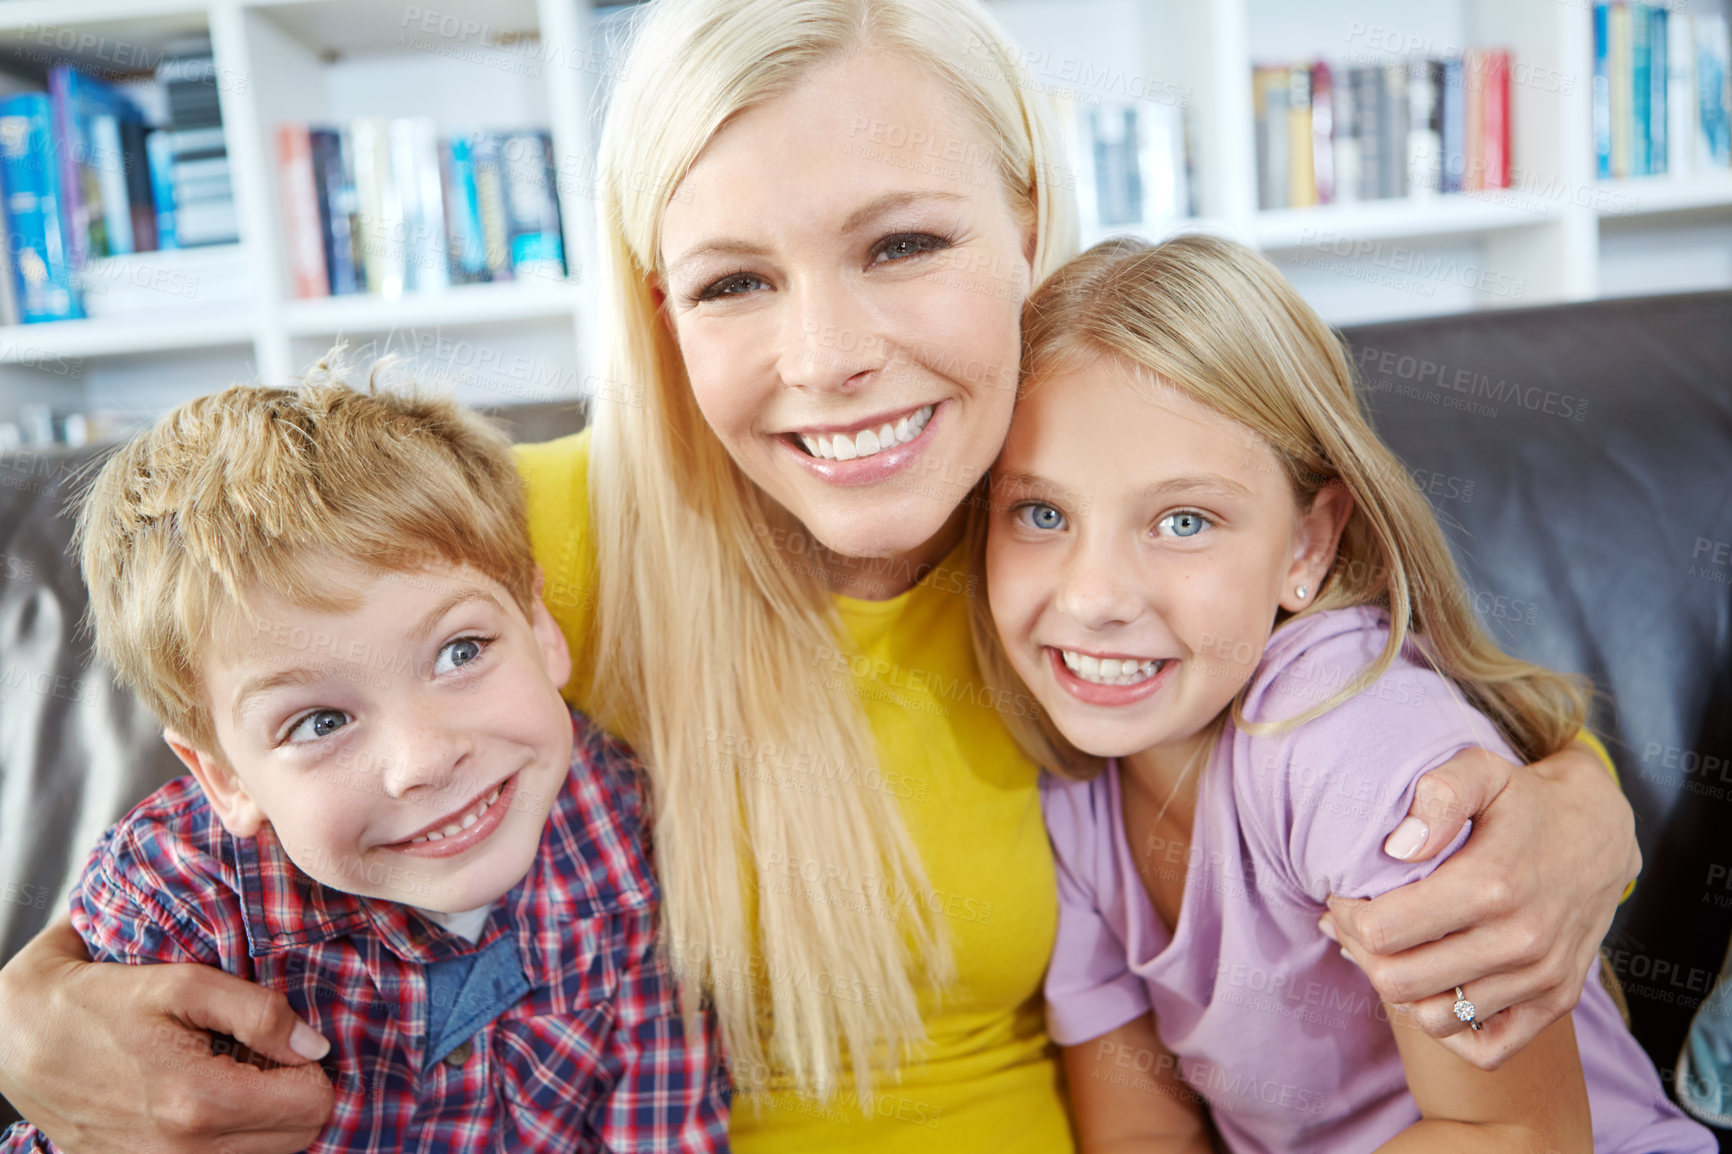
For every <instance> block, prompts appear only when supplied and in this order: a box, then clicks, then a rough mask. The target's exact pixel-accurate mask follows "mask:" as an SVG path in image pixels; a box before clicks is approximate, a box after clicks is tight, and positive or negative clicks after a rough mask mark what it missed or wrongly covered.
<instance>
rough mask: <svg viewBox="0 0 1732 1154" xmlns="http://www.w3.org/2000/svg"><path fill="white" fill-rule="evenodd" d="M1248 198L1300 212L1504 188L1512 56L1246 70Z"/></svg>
mask: <svg viewBox="0 0 1732 1154" xmlns="http://www.w3.org/2000/svg"><path fill="white" fill-rule="evenodd" d="M1251 83H1252V95H1253V100H1254V102H1255V103H1254V107H1255V110H1256V117H1257V125H1256V130H1257V172H1258V183H1257V201H1258V205H1259V207H1261V208H1265V209H1273V208H1300V207H1304V206H1308V205H1315V204H1340V203H1345V202H1348V201H1356V200H1383V199H1387V198H1390V197H1404V196H1425V195H1429V194H1433V193H1443V192H1474V191H1478V190H1482V189H1493V188H1508V187H1509V185H1510V99H1509V85H1510V56H1509V53H1507V52H1497V51H1481V50H1477V49H1474V50H1469V51H1467V52H1465V53H1463V54H1462V55H1460V56H1455V57H1449V58H1447V59H1431V60H1428V59H1421V58H1414V59H1411V60H1399V61H1395V62H1392V63H1389V64H1380V65H1364V66H1357V67H1340V66H1336V67H1331V66H1330V65H1329V64H1326V63H1324V62H1323V61H1317V62H1315V63H1311V64H1302V65H1298V66H1291V65H1264V66H1259V67H1256V68H1254V69H1252V80H1251Z"/></svg>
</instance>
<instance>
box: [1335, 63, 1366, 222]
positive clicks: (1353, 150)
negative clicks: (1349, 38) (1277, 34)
mask: <svg viewBox="0 0 1732 1154" xmlns="http://www.w3.org/2000/svg"><path fill="white" fill-rule="evenodd" d="M1330 81H1331V88H1332V89H1333V97H1334V99H1333V104H1334V108H1333V110H1332V116H1331V121H1332V125H1331V126H1332V128H1333V130H1334V133H1335V147H1334V150H1333V151H1334V154H1335V182H1334V188H1333V189H1332V192H1333V199H1334V201H1335V203H1336V204H1348V203H1351V202H1353V201H1356V200H1358V199H1359V182H1360V171H1359V163H1360V157H1359V122H1358V120H1357V119H1356V118H1355V116H1356V114H1355V112H1354V97H1353V83H1352V73H1351V72H1350V71H1342V72H1338V73H1331V75H1330Z"/></svg>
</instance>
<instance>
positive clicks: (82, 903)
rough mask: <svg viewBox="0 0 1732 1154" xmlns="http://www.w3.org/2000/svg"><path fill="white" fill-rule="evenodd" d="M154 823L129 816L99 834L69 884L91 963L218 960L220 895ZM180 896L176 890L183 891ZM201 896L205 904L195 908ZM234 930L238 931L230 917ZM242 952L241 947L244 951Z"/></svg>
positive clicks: (213, 962)
mask: <svg viewBox="0 0 1732 1154" xmlns="http://www.w3.org/2000/svg"><path fill="white" fill-rule="evenodd" d="M181 848H182V847H178V846H176V845H175V844H174V843H173V839H172V838H171V837H169V836H167V835H166V834H164V833H163V831H161V830H160V829H158V828H153V827H151V826H149V825H145V824H142V823H135V821H134V820H133V819H132V818H128V819H127V820H126V821H122V822H121V823H120V824H119V825H116V826H112V827H111V828H110V829H109V830H108V832H107V833H105V834H103V836H102V840H101V841H99V842H98V843H97V846H96V848H95V850H93V851H92V852H91V855H90V857H89V859H88V860H87V861H86V862H85V866H84V872H83V874H81V875H80V877H79V879H78V884H77V885H76V886H75V887H74V888H73V890H72V903H71V904H72V909H71V914H72V927H73V929H75V930H77V931H78V936H79V937H81V938H83V939H84V943H85V945H86V946H87V947H88V948H89V950H90V957H91V960H92V961H97V962H130V963H134V964H140V963H152V962H201V963H203V964H205V965H209V966H221V965H222V955H221V951H220V949H219V948H218V944H217V942H218V938H219V937H220V935H221V933H222V931H221V929H220V928H219V923H220V922H221V921H225V920H228V919H222V918H214V920H213V916H214V915H215V914H216V913H217V911H218V909H219V908H220V907H221V906H223V905H225V904H226V903H225V901H224V896H225V895H219V894H218V893H217V892H216V891H210V892H208V893H207V894H206V895H205V896H202V897H201V896H194V895H195V894H197V892H198V889H199V888H200V887H199V886H198V884H197V882H198V879H197V878H196V877H189V876H188V873H189V867H190V869H191V870H193V871H197V872H203V871H202V869H200V868H199V867H200V866H203V865H205V864H207V863H204V862H199V863H198V864H197V865H194V864H193V863H192V862H191V861H189V858H188V855H186V854H184V853H181V852H177V851H179V850H180V849H181ZM183 894H184V895H185V896H181V895H183ZM201 902H204V903H206V904H208V905H209V906H210V909H208V910H206V911H200V910H199V909H198V906H199V905H200V903H201ZM232 932H233V933H234V934H235V935H237V936H239V935H240V934H241V933H242V931H241V929H240V927H239V924H238V919H235V924H234V926H233V929H232ZM243 952H244V951H243Z"/></svg>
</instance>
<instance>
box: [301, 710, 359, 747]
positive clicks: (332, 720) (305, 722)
mask: <svg viewBox="0 0 1732 1154" xmlns="http://www.w3.org/2000/svg"><path fill="white" fill-rule="evenodd" d="M347 724H349V715H348V714H346V713H344V712H343V711H342V710H340V709H315V710H314V711H313V712H311V713H309V714H307V715H306V716H305V717H303V718H301V720H300V721H298V722H296V723H295V727H294V728H293V729H291V730H289V740H290V741H316V740H318V739H319V738H321V737H327V736H329V735H330V734H333V733H335V732H336V731H337V730H339V729H341V728H343V726H345V725H347Z"/></svg>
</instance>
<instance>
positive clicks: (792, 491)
mask: <svg viewBox="0 0 1732 1154" xmlns="http://www.w3.org/2000/svg"><path fill="white" fill-rule="evenodd" d="M1032 235H1033V234H1032V228H1031V227H1030V226H1029V225H1027V224H1026V223H1025V222H1023V221H1021V220H1019V218H1018V216H1017V214H1016V213H1015V212H1013V210H1012V208H1011V204H1010V201H1009V199H1008V197H1007V194H1006V191H1005V187H1004V181H1003V179H1002V177H1001V176H1000V174H999V171H998V167H997V164H996V160H995V153H994V151H993V149H991V148H990V147H989V146H988V144H987V142H986V139H985V137H984V135H983V133H982V132H981V131H980V129H979V127H978V126H977V125H976V124H975V123H974V121H973V119H972V118H971V117H970V116H968V115H967V114H966V113H965V112H964V111H963V110H962V109H961V108H960V107H958V106H957V103H956V101H955V100H954V98H953V97H952V96H951V95H950V94H949V92H948V90H947V89H946V88H945V87H944V86H943V85H942V84H941V83H940V82H939V81H937V80H935V79H933V78H932V77H930V76H928V75H926V74H925V73H924V72H923V71H921V69H920V68H919V67H918V66H916V65H914V64H911V63H909V62H907V61H905V60H902V59H900V58H899V57H897V56H895V55H891V54H886V53H883V52H878V51H862V52H859V53H856V54H854V55H851V56H848V57H846V58H843V59H839V60H836V61H834V62H831V63H828V64H825V65H822V66H820V67H818V68H816V69H814V70H813V71H812V72H811V73H810V74H809V75H808V76H807V77H806V78H804V80H802V82H801V83H800V84H799V86H798V87H796V88H795V89H793V90H792V91H790V92H789V93H787V94H786V95H784V96H781V97H779V98H777V99H775V100H772V101H770V102H768V103H765V104H763V105H760V106H758V107H754V108H751V109H748V110H747V111H745V112H742V113H740V114H739V115H738V116H736V117H735V118H734V119H732V120H730V121H728V122H727V123H726V124H725V125H724V126H723V127H722V128H721V129H720V130H719V131H718V132H717V133H716V134H715V136H713V137H712V138H711V139H710V141H709V143H708V144H707V145H706V146H705V148H704V151H703V152H702V154H700V155H699V157H698V159H697V162H696V163H695V164H693V165H692V167H691V169H690V171H689V172H688V173H687V174H686V177H685V179H684V181H682V182H681V184H680V185H679V187H678V188H677V189H676V190H675V192H674V194H673V198H672V201H671V203H670V204H669V206H668V209H667V212H666V215H665V217H664V220H663V231H662V249H661V259H662V267H663V270H664V271H663V272H662V274H661V276H660V283H659V287H660V289H661V291H662V292H663V294H664V295H665V300H666V316H667V318H668V321H669V323H670V325H671V326H672V329H673V332H674V335H675V337H676V339H677V340H678V342H679V346H680V352H681V354H682V356H683V357H684V360H685V365H686V371H687V373H688V375H689V376H690V378H691V383H692V391H693V394H694V395H695V397H696V400H697V404H698V407H699V408H700V409H701V410H702V411H703V415H704V418H705V420H706V421H708V422H709V425H710V427H711V428H712V429H714V430H715V433H716V435H717V436H718V437H719V438H721V441H722V443H723V444H724V445H726V446H727V449H728V452H729V453H730V454H731V455H732V456H733V459H734V461H735V462H736V463H737V464H738V465H739V467H740V468H741V469H742V470H743V471H744V472H745V474H746V476H747V477H749V478H750V479H751V480H752V481H753V482H754V483H755V484H756V485H758V487H759V488H761V489H763V490H764V492H766V493H767V494H769V496H771V497H772V498H774V499H775V500H776V501H777V502H779V503H780V504H781V505H782V506H783V507H785V508H786V509H788V510H789V511H790V512H792V513H793V514H794V516H796V517H797V518H799V520H800V521H801V522H802V523H803V524H804V525H805V527H806V528H807V529H808V530H809V531H810V532H811V533H812V535H813V536H814V537H816V538H817V539H818V541H820V542H821V543H822V544H823V545H825V546H827V547H828V548H829V549H831V550H833V551H835V552H836V553H839V554H841V555H842V556H844V557H851V558H864V557H879V558H889V557H906V556H910V555H920V556H924V555H925V554H926V553H928V552H930V550H931V547H932V545H933V543H934V541H935V539H938V538H940V535H941V534H943V531H944V530H945V529H946V527H947V524H948V526H949V527H950V528H951V529H952V530H953V532H954V531H958V530H957V528H956V527H957V526H958V525H959V524H960V520H959V518H958V516H957V514H958V512H959V508H960V505H961V502H962V500H963V498H964V497H965V496H967V494H968V492H969V489H970V488H971V487H972V486H973V485H974V483H975V482H976V481H977V480H979V478H980V476H981V475H982V474H983V473H984V472H985V471H986V469H987V467H988V466H989V465H990V464H991V463H992V459H993V457H994V456H995V455H996V454H997V453H998V450H999V447H1000V446H1001V445H1002V444H1003V443H1004V436H1005V431H1006V429H1007V428H1008V426H1009V423H1010V413H1011V408H1012V406H1013V405H1014V403H1015V396H1016V394H1015V387H1016V373H1017V356H1018V343H1017V342H1018V313H1019V310H1020V309H1021V306H1022V302H1023V298H1024V297H1025V296H1026V295H1027V293H1028V289H1029V280H1030V260H1031V254H1032V250H1033V239H1032ZM953 539H954V538H953V536H951V535H950V534H944V540H943V541H942V542H940V543H941V544H943V545H944V546H945V547H947V546H948V542H949V541H950V540H953ZM933 559H935V558H933Z"/></svg>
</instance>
